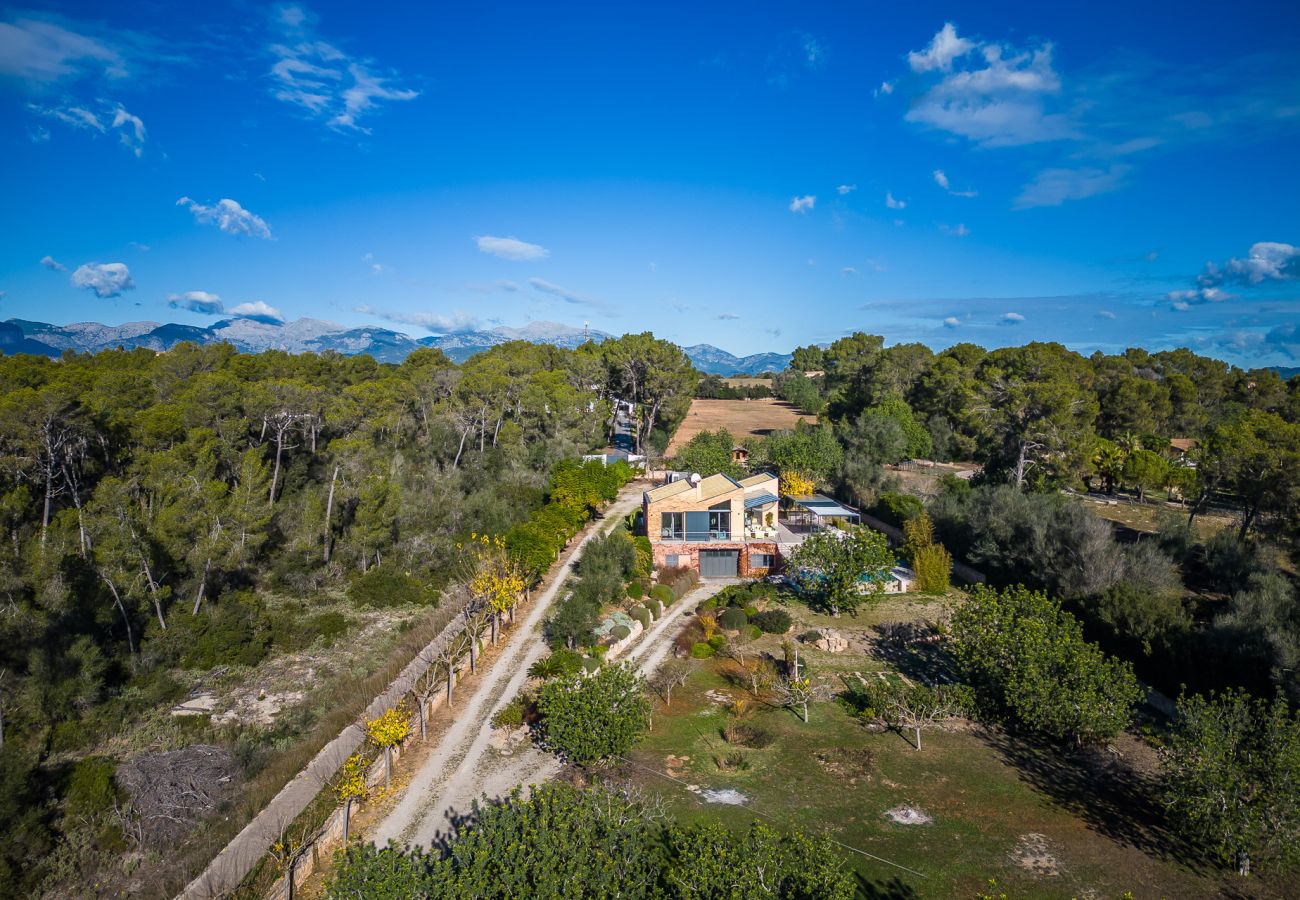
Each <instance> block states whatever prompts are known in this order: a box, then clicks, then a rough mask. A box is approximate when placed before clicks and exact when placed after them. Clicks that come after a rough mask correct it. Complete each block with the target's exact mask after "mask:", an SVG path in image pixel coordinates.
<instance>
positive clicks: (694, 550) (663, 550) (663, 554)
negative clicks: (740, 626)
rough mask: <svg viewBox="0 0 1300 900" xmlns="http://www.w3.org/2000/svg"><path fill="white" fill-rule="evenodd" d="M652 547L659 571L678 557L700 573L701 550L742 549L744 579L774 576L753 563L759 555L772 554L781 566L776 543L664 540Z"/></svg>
mask: <svg viewBox="0 0 1300 900" xmlns="http://www.w3.org/2000/svg"><path fill="white" fill-rule="evenodd" d="M650 547H651V549H652V550H653V551H654V562H655V568H656V569H662V568H665V567H666V566H668V558H669V557H676V558H677V565H679V566H682V567H684V568H687V569H694V570H695V571H696V572H698V571H700V551H701V550H739V551H740V577H741V578H762V577H764V576H766V575H770V574H771V573H772V571H773V570H772V569H770V568H767V567H764V566H757V565H754V564H753V562H752V558H753V557H754V556H755V555H757V554H761V553H767V554H770V555H771V556H772V558H773V559H774V560H776V565H777V568H780V565H781V557H780V550H779V548H778V547H777V544H776V542H775V541H771V542H769V541H708V542H704V543H689V544H688V543H681V542H675V541H662V542H657V543H652V544H651V545H650Z"/></svg>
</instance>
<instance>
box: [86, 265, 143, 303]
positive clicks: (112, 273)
mask: <svg viewBox="0 0 1300 900" xmlns="http://www.w3.org/2000/svg"><path fill="white" fill-rule="evenodd" d="M72 283H73V285H75V286H76V287H83V288H88V289H90V290H92V291H94V292H95V295H96V296H98V297H105V298H107V297H117V296H119V295H120V294H121V293H122V292H123V291H129V290H133V289H134V288H135V282H134V281H132V280H131V271H130V270H129V269H128V268H127V267H126V263H120V262H114V263H86V264H85V265H83V266H78V267H77V271H75V272H73V273H72Z"/></svg>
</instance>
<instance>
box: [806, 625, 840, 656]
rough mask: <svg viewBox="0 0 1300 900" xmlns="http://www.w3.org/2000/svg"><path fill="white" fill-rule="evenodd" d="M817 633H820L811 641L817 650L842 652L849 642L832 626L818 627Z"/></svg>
mask: <svg viewBox="0 0 1300 900" xmlns="http://www.w3.org/2000/svg"><path fill="white" fill-rule="evenodd" d="M817 633H818V634H820V635H821V637H819V638H818V639H817V640H815V641H813V646H814V647H816V648H817V649H818V650H824V651H825V652H827V653H843V652H844V651H845V650H847V649H849V642H848V640H847V639H846V638H845V637H844V635H842V634H840V633H839V632H838V631H836V630H835V629H834V628H818V629H817Z"/></svg>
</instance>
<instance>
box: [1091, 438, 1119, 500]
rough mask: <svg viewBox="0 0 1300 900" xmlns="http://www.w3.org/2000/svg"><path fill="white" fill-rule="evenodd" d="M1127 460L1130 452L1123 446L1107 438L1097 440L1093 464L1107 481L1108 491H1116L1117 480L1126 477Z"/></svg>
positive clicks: (1109, 492)
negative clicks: (1125, 464) (1125, 465)
mask: <svg viewBox="0 0 1300 900" xmlns="http://www.w3.org/2000/svg"><path fill="white" fill-rule="evenodd" d="M1127 460H1128V452H1127V451H1126V450H1124V448H1123V447H1120V446H1119V445H1118V444H1114V443H1111V442H1110V441H1108V440H1105V439H1102V440H1099V441H1098V442H1097V450H1096V451H1095V452H1094V453H1093V455H1092V465H1093V467H1094V468H1095V469H1096V470H1097V474H1098V475H1100V476H1101V477H1102V479H1103V480H1104V481H1105V482H1106V493H1108V494H1113V493H1115V482H1117V481H1119V480H1120V479H1121V478H1123V477H1124V463H1125V462H1126V461H1127Z"/></svg>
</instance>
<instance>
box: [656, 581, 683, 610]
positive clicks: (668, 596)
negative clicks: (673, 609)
mask: <svg viewBox="0 0 1300 900" xmlns="http://www.w3.org/2000/svg"><path fill="white" fill-rule="evenodd" d="M650 597H651V599H654V600H658V601H659V602H660V603H662V604H663V605H664V606H669V605H671V604H672V602H673V601H674V600H676V599H677V598H676V597H675V596H674V595H673V589H672V588H670V587H669V586H668V585H666V584H656V585H655V586H654V587H652V588H651V589H650Z"/></svg>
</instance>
